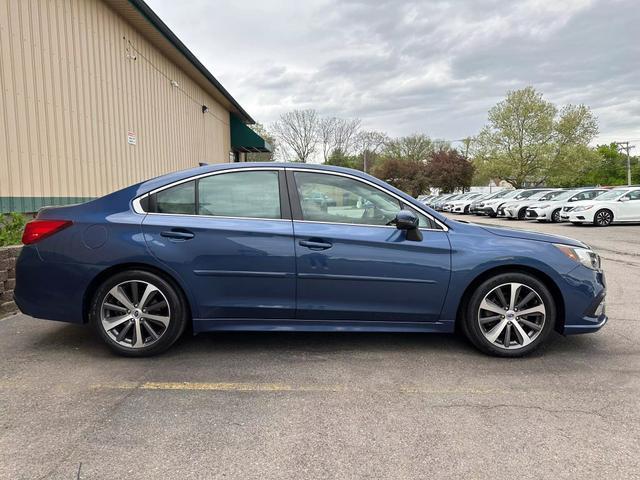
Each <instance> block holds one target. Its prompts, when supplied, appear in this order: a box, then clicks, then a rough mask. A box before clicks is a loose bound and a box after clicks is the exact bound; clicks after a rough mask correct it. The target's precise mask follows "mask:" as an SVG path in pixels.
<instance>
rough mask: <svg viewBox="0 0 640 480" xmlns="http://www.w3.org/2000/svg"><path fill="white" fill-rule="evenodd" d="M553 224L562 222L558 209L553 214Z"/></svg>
mask: <svg viewBox="0 0 640 480" xmlns="http://www.w3.org/2000/svg"><path fill="white" fill-rule="evenodd" d="M551 222H552V223H559V222H560V209H559V208H558V209H556V210H554V211H553V212H551Z"/></svg>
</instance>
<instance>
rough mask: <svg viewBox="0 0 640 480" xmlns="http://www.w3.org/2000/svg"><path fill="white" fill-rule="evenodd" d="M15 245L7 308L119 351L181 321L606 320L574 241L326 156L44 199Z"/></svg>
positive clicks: (498, 327) (526, 344) (598, 275)
mask: <svg viewBox="0 0 640 480" xmlns="http://www.w3.org/2000/svg"><path fill="white" fill-rule="evenodd" d="M318 198H323V199H326V201H323V202H321V203H318V201H317V199H318ZM23 243H24V244H25V246H24V248H23V249H22V252H21V254H20V257H19V259H18V262H17V267H16V276H17V284H16V288H15V300H16V302H17V304H18V306H19V307H20V309H21V310H22V311H23V312H24V313H26V314H28V315H31V316H33V317H36V318H43V319H50V320H59V321H63V322H71V323H78V324H83V323H86V324H90V325H91V326H92V327H93V328H94V329H95V330H96V332H97V334H98V335H99V336H100V337H101V338H102V339H103V340H104V342H106V344H107V345H108V346H109V347H111V348H112V349H113V350H114V351H115V352H117V353H119V354H122V355H128V356H146V355H153V354H157V353H160V352H162V351H164V350H166V349H167V348H169V347H170V346H171V345H172V344H173V343H174V342H175V341H176V340H177V339H178V338H179V337H180V335H181V334H182V333H183V332H184V331H185V330H189V331H191V332H193V333H198V332H210V331H220V330H235V331H238V330H244V331H248V330H253V331H358V332H364V331H369V332H373V331H375V332H454V331H460V332H463V333H464V334H465V335H466V336H467V337H468V338H469V340H470V341H471V342H472V343H473V344H474V345H475V346H476V347H477V348H478V349H480V350H481V351H483V352H485V353H488V354H493V355H497V356H504V357H517V356H522V355H524V354H527V353H530V352H531V351H533V350H534V349H536V348H537V347H539V346H540V345H541V344H543V343H544V342H545V340H547V338H548V337H549V335H550V334H551V333H552V332H553V331H557V332H560V333H563V334H574V333H588V332H595V331H596V330H598V329H600V328H601V327H602V326H603V325H604V324H605V322H606V321H607V317H606V315H605V307H604V299H605V280H604V274H603V272H602V270H601V267H600V257H599V256H598V254H597V253H595V252H594V251H592V250H591V249H590V248H589V247H588V246H587V245H585V244H583V243H582V242H579V241H577V240H572V239H570V238H565V237H558V236H552V235H544V234H540V233H533V232H525V231H520V230H511V229H506V228H494V227H487V226H480V225H473V224H469V223H466V222H459V221H454V220H451V219H447V218H446V217H444V216H442V215H440V214H439V213H437V212H435V211H433V210H431V209H430V208H428V207H426V206H425V205H423V204H421V203H420V202H418V201H417V200H415V199H414V198H412V197H411V196H409V195H407V194H405V193H403V192H401V191H399V190H397V189H395V188H394V187H392V186H390V185H388V184H386V183H384V182H382V181H380V180H378V179H376V178H374V177H372V176H369V175H367V174H365V173H362V172H359V171H354V170H350V169H345V168H339V167H324V166H317V165H304V164H303V165H301V164H277V163H255V164H242V165H238V164H222V165H210V166H203V167H199V168H196V169H193V170H187V171H182V172H178V173H173V174H170V175H166V176H162V177H159V178H154V179H152V180H149V181H145V182H142V183H139V184H137V185H133V186H130V187H128V188H125V189H123V190H120V191H117V192H115V193H112V194H109V195H106V196H104V197H102V198H98V199H96V200H93V201H90V202H88V203H84V204H81V205H75V206H65V207H48V208H43V209H42V210H40V212H39V213H38V215H37V218H36V219H34V220H33V221H31V222H29V223H28V224H27V226H26V227H25V231H24V235H23Z"/></svg>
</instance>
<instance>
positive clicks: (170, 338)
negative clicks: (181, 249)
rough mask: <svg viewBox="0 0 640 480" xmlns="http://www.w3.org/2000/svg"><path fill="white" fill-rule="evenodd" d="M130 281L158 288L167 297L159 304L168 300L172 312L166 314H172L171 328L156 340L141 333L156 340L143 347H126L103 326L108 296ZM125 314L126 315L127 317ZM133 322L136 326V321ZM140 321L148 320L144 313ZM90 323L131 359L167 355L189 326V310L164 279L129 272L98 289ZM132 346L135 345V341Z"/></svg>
mask: <svg viewBox="0 0 640 480" xmlns="http://www.w3.org/2000/svg"><path fill="white" fill-rule="evenodd" d="M130 282H145V283H148V284H150V285H152V286H154V287H155V288H156V289H157V290H158V291H159V292H161V295H162V296H163V297H164V298H162V297H160V298H162V301H161V302H159V303H162V302H164V300H165V299H166V302H164V303H166V304H167V305H168V309H167V310H165V312H168V313H167V316H168V317H169V323H168V326H166V327H164V330H163V331H162V332H161V333H160V336H159V338H158V339H157V340H152V338H153V337H149V334H148V333H146V332H147V330H145V331H142V330H140V331H141V332H142V333H143V335H144V334H145V333H146V335H147V337H148V338H149V339H150V341H152V343H150V344H149V345H144V346H139V347H134V346H133V345H131V346H123V345H121V344H120V343H118V342H117V341H116V340H115V339H114V338H112V337H111V335H110V334H109V333H107V331H106V330H105V328H104V327H103V324H102V318H101V309H102V304H103V301H104V300H105V297H107V295H108V294H109V292H110V291H111V290H112V289H113V288H114V287H116V286H118V285H121V284H129V283H130ZM157 295H160V293H157ZM109 303H114V302H113V298H110V302H109ZM122 305H124V304H122ZM120 307H121V306H120ZM127 312H128V310H127ZM124 314H125V313H124V312H123V315H124ZM130 321H131V323H134V321H133V320H130ZM138 321H140V322H144V321H145V319H144V313H140V319H139V320H138ZM146 321H148V320H146ZM89 322H90V323H91V325H92V326H93V328H94V330H95V331H96V332H97V333H98V335H99V336H100V338H101V339H102V340H103V341H104V342H105V343H106V344H107V345H108V346H109V348H111V350H113V351H114V352H116V353H118V354H119V355H123V356H127V357H149V356H152V355H157V354H159V353H162V352H164V351H165V350H167V349H168V348H169V347H171V345H173V344H174V343H175V342H176V340H178V338H180V335H182V333H183V332H184V329H185V327H186V325H187V323H188V308H187V306H186V302H185V300H184V298H183V296H182V295H181V293H180V292H179V291H178V289H177V288H176V287H175V286H174V285H172V283H171V282H169V281H167V280H166V279H164V278H163V277H161V276H159V275H156V274H154V273H151V272H148V271H145V270H127V271H124V272H120V273H116V274H115V275H113V276H112V277H109V278H108V279H107V280H105V281H104V282H103V283H102V284H101V285H100V287H98V289H97V290H96V292H95V295H94V296H93V300H92V302H91V306H90V308H89ZM130 328H131V327H130ZM143 335H140V337H141V338H142V337H143ZM131 343H132V344H133V340H132V341H131ZM143 343H144V341H143Z"/></svg>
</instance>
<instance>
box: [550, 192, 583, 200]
mask: <svg viewBox="0 0 640 480" xmlns="http://www.w3.org/2000/svg"><path fill="white" fill-rule="evenodd" d="M579 191H580V190H564V191H561V192H560V193H559V194H558V195H557V196H555V197H553V199H554V200H566V199H567V198H570V197H572V196H574V195H575V194H576V193H578V192H579Z"/></svg>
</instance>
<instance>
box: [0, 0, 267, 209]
mask: <svg viewBox="0 0 640 480" xmlns="http://www.w3.org/2000/svg"><path fill="white" fill-rule="evenodd" d="M0 4H1V6H2V11H1V12H0V46H1V51H0V138H1V140H0V213H2V212H9V211H22V212H33V211H36V210H37V209H38V208H40V207H41V206H43V205H52V204H53V205H55V204H58V205H60V204H67V203H74V202H79V201H85V200H87V199H90V198H93V197H97V196H101V195H104V194H106V193H108V192H111V191H113V190H116V189H119V188H121V187H124V186H126V185H129V184H132V183H135V182H138V181H141V180H144V179H146V178H151V177H155V176H158V175H161V174H164V173H167V172H171V171H175V170H180V169H184V168H189V167H195V166H197V165H198V163H200V162H204V163H221V162H231V161H243V159H244V154H245V152H250V151H255V152H265V151H269V150H270V146H269V145H268V143H266V142H265V141H264V140H263V139H262V138H261V137H260V136H258V135H257V134H255V133H254V132H253V130H251V129H250V128H249V127H247V124H253V123H255V122H254V120H253V119H252V118H251V116H250V115H249V114H248V113H247V112H246V111H245V110H244V109H243V108H242V107H241V106H240V104H239V103H238V102H237V101H236V100H235V99H234V98H233V97H232V96H231V95H230V94H229V92H227V91H226V90H225V89H224V87H223V86H222V85H221V84H220V83H219V82H218V81H217V80H216V79H215V77H214V76H213V75H212V74H211V73H210V72H209V71H208V70H207V69H206V68H205V67H204V66H203V65H202V64H201V63H200V62H199V61H198V59H197V58H195V57H194V55H193V54H192V53H191V52H190V51H189V50H188V49H187V47H186V46H185V45H184V44H183V43H182V42H181V41H180V40H179V39H178V38H177V37H176V36H175V35H174V34H173V32H171V30H169V28H168V27H167V26H166V25H165V24H164V22H162V20H160V18H158V16H157V15H156V14H155V13H154V12H153V11H152V10H151V9H150V8H149V7H148V6H147V4H146V3H145V2H144V1H142V0H75V1H72V2H69V1H63V0H2V1H1V2H0ZM185 8H187V7H186V6H185Z"/></svg>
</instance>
